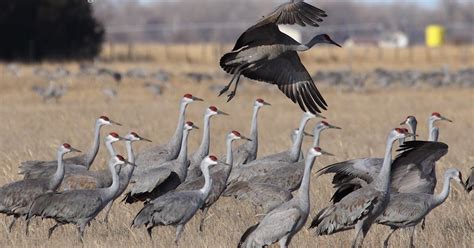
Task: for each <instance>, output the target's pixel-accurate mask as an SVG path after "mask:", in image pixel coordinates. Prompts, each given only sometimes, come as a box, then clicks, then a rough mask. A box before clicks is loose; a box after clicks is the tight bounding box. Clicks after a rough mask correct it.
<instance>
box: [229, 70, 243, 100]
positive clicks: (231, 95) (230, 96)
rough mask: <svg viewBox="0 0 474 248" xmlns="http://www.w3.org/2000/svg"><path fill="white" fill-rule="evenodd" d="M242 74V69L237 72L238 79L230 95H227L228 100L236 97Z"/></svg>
mask: <svg viewBox="0 0 474 248" xmlns="http://www.w3.org/2000/svg"><path fill="white" fill-rule="evenodd" d="M240 74H242V71H239V72H237V74H236V75H237V79H236V81H235V84H234V90H233V91H231V92H230V94H229V95H227V97H228V98H227V102H229V101H230V100H232V98H234V96H235V93H236V92H237V86H238V85H239V80H240Z"/></svg>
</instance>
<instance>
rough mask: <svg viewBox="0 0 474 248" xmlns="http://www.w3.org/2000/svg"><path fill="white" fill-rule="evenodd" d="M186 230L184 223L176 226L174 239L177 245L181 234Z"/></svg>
mask: <svg viewBox="0 0 474 248" xmlns="http://www.w3.org/2000/svg"><path fill="white" fill-rule="evenodd" d="M183 230H184V225H177V226H176V238H175V240H174V243H175V244H176V245H177V244H178V240H179V239H180V238H181V234H182V233H183Z"/></svg>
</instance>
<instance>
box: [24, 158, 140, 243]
mask: <svg viewBox="0 0 474 248" xmlns="http://www.w3.org/2000/svg"><path fill="white" fill-rule="evenodd" d="M125 164H130V165H134V164H132V163H130V162H128V161H127V160H125V159H124V158H123V157H122V156H121V155H116V156H114V157H112V158H110V160H109V164H108V166H109V170H110V173H111V174H112V184H111V185H110V186H109V187H107V188H99V189H82V190H70V191H63V192H50V193H45V194H42V195H40V196H38V197H37V198H36V199H35V200H34V201H33V203H32V204H31V206H30V208H29V211H28V215H27V217H26V219H27V223H29V221H30V220H31V218H33V217H34V216H39V217H41V218H43V219H44V218H46V219H54V220H55V221H56V224H55V225H54V226H53V227H51V228H50V229H49V231H48V238H50V237H51V235H52V234H53V232H54V230H55V229H56V228H57V227H59V226H62V225H65V224H75V225H76V226H77V231H78V234H79V240H80V241H81V242H83V237H84V230H85V228H86V225H88V224H89V223H90V221H91V220H93V219H94V218H95V217H96V216H97V215H98V214H99V213H100V211H102V209H104V207H105V206H107V204H108V203H109V202H110V201H111V200H113V199H114V197H115V196H116V195H117V192H118V190H119V188H120V183H119V175H118V173H117V171H118V170H120V169H121V167H122V166H123V165H125Z"/></svg>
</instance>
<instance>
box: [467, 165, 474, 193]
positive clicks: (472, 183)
mask: <svg viewBox="0 0 474 248" xmlns="http://www.w3.org/2000/svg"><path fill="white" fill-rule="evenodd" d="M473 187H474V167H471V175H470V176H469V177H468V178H467V180H466V190H467V192H471V191H472V188H473Z"/></svg>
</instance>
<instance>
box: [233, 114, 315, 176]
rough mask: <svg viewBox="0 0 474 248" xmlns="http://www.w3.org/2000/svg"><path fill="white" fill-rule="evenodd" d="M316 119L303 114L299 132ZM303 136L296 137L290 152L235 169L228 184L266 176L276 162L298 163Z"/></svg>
mask: <svg viewBox="0 0 474 248" xmlns="http://www.w3.org/2000/svg"><path fill="white" fill-rule="evenodd" d="M315 117H316V116H315V115H313V114H312V113H310V112H305V113H303V115H302V117H301V122H300V126H299V128H298V130H301V131H302V130H304V128H305V126H306V124H307V123H308V121H309V120H310V119H313V118H315ZM303 136H304V134H303V132H299V133H298V136H297V137H296V140H295V142H294V143H293V144H292V146H291V148H290V150H287V151H283V152H280V153H277V154H272V155H269V156H266V157H263V158H260V159H257V160H254V161H252V162H250V163H248V164H245V165H242V166H240V167H238V168H235V169H234V170H232V172H231V175H230V177H229V182H228V184H229V185H231V184H232V183H235V182H237V181H248V180H249V178H251V177H254V176H256V175H260V174H262V173H263V174H265V173H267V172H268V171H269V170H271V169H272V166H273V164H274V163H276V162H282V163H294V162H296V161H298V160H299V158H300V152H301V145H302V143H303Z"/></svg>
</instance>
